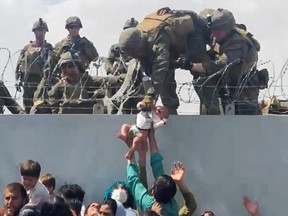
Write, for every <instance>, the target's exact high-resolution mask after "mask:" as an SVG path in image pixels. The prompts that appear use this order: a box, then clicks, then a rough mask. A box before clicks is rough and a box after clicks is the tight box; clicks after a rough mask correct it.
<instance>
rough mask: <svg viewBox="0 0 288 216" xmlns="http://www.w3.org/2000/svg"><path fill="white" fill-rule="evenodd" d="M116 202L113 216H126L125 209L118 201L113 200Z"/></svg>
mask: <svg viewBox="0 0 288 216" xmlns="http://www.w3.org/2000/svg"><path fill="white" fill-rule="evenodd" d="M115 201H116V203H117V209H116V214H115V216H126V211H125V208H124V206H123V205H122V203H120V202H119V201H117V200H115Z"/></svg>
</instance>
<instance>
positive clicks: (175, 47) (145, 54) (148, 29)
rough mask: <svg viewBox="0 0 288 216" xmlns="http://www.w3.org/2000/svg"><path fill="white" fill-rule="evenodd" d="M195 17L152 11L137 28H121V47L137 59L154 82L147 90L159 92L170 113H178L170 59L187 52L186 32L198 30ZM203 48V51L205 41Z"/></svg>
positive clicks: (143, 70)
mask: <svg viewBox="0 0 288 216" xmlns="http://www.w3.org/2000/svg"><path fill="white" fill-rule="evenodd" d="M196 16H197V15H196ZM195 21H196V20H194V19H193V17H192V16H190V15H184V16H182V15H181V16H177V14H165V15H161V16H160V15H157V14H156V13H152V14H150V15H148V16H147V17H146V18H145V19H144V21H143V22H141V23H140V24H139V25H138V26H137V27H136V28H130V29H126V30H124V31H123V32H122V33H121V35H120V38H119V47H120V50H121V51H122V52H124V53H125V54H126V55H129V56H132V57H134V58H136V59H138V60H139V61H140V65H141V66H140V68H141V71H142V72H145V74H146V75H148V76H149V77H151V80H152V83H153V88H150V90H149V91H150V92H153V94H154V96H155V97H157V96H158V95H159V94H160V96H161V100H162V103H163V105H164V106H166V107H167V108H168V109H169V113H170V114H177V108H178V106H179V99H178V97H177V94H176V81H175V77H174V75H175V68H177V67H178V66H177V65H175V64H173V62H174V60H176V59H177V58H178V57H179V55H180V54H186V51H187V50H186V48H187V44H186V40H187V36H188V35H189V34H191V35H193V32H195V33H196V32H197V31H198V26H197V24H196V23H195ZM171 23H173V24H171ZM203 48H204V52H205V44H203ZM191 50H192V49H191ZM195 53H196V51H195ZM195 53H192V54H191V55H193V54H195ZM146 93H147V91H146Z"/></svg>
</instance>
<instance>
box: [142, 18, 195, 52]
mask: <svg viewBox="0 0 288 216" xmlns="http://www.w3.org/2000/svg"><path fill="white" fill-rule="evenodd" d="M137 28H138V29H140V30H141V32H143V33H144V34H147V38H148V44H149V47H150V48H151V47H152V46H153V43H154V42H155V40H156V39H157V37H158V34H159V33H160V32H161V31H162V30H163V29H165V31H166V32H167V33H168V34H169V36H170V39H171V45H172V46H174V47H176V48H179V49H181V48H183V47H184V46H185V38H186V36H187V35H188V34H189V33H191V32H193V30H194V28H195V26H194V23H193V20H192V17H191V16H189V15H181V16H177V15H175V14H165V15H161V16H160V15H157V13H151V14H149V15H148V16H146V17H145V18H144V20H143V21H142V22H141V23H139V24H138V25H137Z"/></svg>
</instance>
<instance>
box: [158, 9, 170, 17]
mask: <svg viewBox="0 0 288 216" xmlns="http://www.w3.org/2000/svg"><path fill="white" fill-rule="evenodd" d="M171 12H172V10H171V9H170V8H169V7H163V8H160V9H159V10H157V15H159V16H162V15H165V14H167V13H171Z"/></svg>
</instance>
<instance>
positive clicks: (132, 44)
mask: <svg viewBox="0 0 288 216" xmlns="http://www.w3.org/2000/svg"><path fill="white" fill-rule="evenodd" d="M142 37H143V36H142V34H141V31H140V30H139V29H137V28H135V27H134V28H127V29H125V30H123V31H122V32H121V34H120V37H119V43H118V44H119V48H120V50H121V51H122V52H123V53H124V54H125V55H127V56H132V57H133V56H135V54H136V52H137V51H138V50H139V49H140V47H141V45H142Z"/></svg>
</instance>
